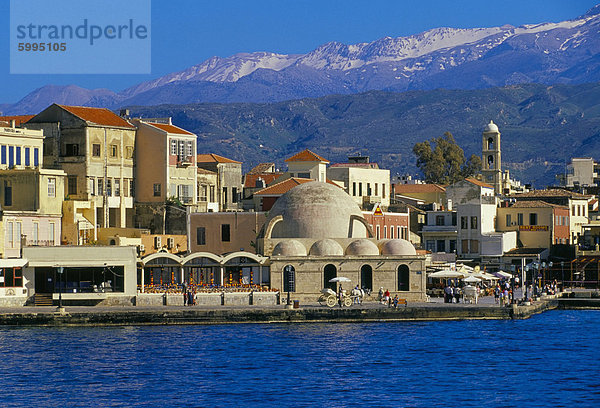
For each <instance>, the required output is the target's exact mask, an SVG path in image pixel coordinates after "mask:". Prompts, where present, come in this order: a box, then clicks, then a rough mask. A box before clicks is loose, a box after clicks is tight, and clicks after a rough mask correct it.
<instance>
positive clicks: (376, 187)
mask: <svg viewBox="0 0 600 408" xmlns="http://www.w3.org/2000/svg"><path fill="white" fill-rule="evenodd" d="M378 186H379V184H377V183H375V195H376V196H378V195H379V194H377V193H378Z"/></svg>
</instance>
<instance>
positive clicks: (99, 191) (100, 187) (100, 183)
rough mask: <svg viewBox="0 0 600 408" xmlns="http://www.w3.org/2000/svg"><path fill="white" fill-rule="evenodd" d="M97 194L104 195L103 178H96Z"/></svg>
mask: <svg viewBox="0 0 600 408" xmlns="http://www.w3.org/2000/svg"><path fill="white" fill-rule="evenodd" d="M98 195H104V179H101V178H99V179H98Z"/></svg>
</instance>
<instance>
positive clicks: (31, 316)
mask: <svg viewBox="0 0 600 408" xmlns="http://www.w3.org/2000/svg"><path fill="white" fill-rule="evenodd" d="M32 309H33V310H32ZM556 309H559V310H565V309H569V310H584V309H588V310H589V309H592V310H600V299H589V298H588V299H573V298H555V297H551V298H544V299H541V300H539V301H536V302H534V303H533V304H531V305H528V306H525V305H510V306H498V305H470V304H466V305H465V304H453V305H445V304H443V303H437V304H418V303H414V304H411V305H409V306H407V307H400V308H398V309H390V308H388V307H381V306H379V305H377V304H369V305H366V306H362V307H350V308H342V309H338V308H326V307H321V306H317V305H315V306H312V305H309V306H305V307H302V308H298V309H287V308H286V307H285V306H284V305H278V306H273V307H255V308H253V307H250V308H248V307H221V308H214V307H213V308H208V307H198V306H192V307H176V306H173V307H169V306H165V307H160V308H157V307H139V306H133V307H106V308H99V307H97V306H96V307H94V306H90V307H86V306H69V307H66V308H65V312H64V313H58V312H57V311H56V310H57V309H56V308H55V307H37V308H31V307H21V308H14V309H9V308H4V309H2V310H0V326H6V327H19V326H21V327H23V326H42V327H52V326H88V327H90V326H146V325H212V324H277V323H380V322H408V321H456V320H522V319H528V318H530V317H531V316H534V315H536V314H539V313H543V312H546V311H549V310H556Z"/></svg>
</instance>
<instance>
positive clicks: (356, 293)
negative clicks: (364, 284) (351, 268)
mask: <svg viewBox="0 0 600 408" xmlns="http://www.w3.org/2000/svg"><path fill="white" fill-rule="evenodd" d="M352 304H353V305H360V289H358V285H356V287H355V288H354V289H352Z"/></svg>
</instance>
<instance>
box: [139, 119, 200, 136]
mask: <svg viewBox="0 0 600 408" xmlns="http://www.w3.org/2000/svg"><path fill="white" fill-rule="evenodd" d="M144 123H146V124H148V125H151V126H154V127H156V128H159V129H160V130H164V131H165V132H167V133H174V134H177V135H191V136H195V135H194V134H193V133H192V132H188V131H187V130H185V129H182V128H180V127H177V126H174V125H167V124H166V123H154V122H144Z"/></svg>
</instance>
